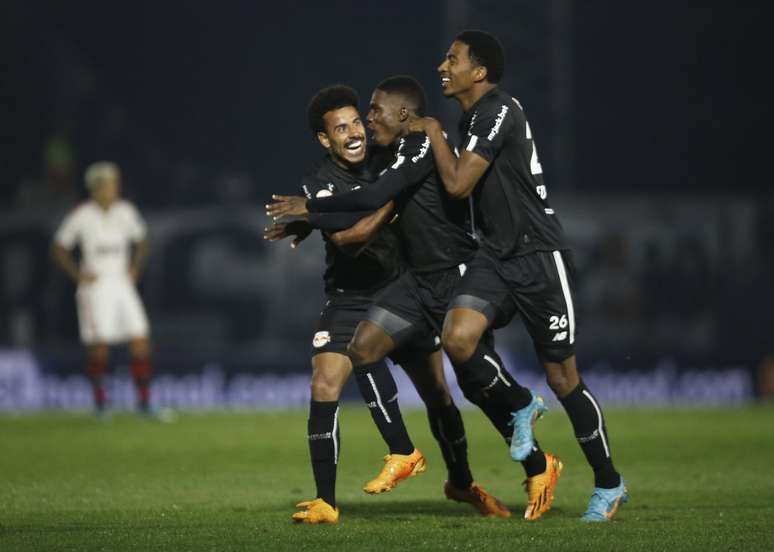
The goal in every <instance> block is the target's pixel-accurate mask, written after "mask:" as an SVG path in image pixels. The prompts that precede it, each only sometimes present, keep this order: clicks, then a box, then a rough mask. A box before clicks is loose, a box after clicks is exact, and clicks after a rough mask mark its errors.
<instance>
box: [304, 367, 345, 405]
mask: <svg viewBox="0 0 774 552" xmlns="http://www.w3.org/2000/svg"><path fill="white" fill-rule="evenodd" d="M310 388H311V391H312V400H315V401H337V400H338V399H339V395H340V394H341V384H340V383H339V382H338V380H334V379H331V378H328V377H326V376H325V374H322V373H315V374H313V375H312V382H311V384H310Z"/></svg>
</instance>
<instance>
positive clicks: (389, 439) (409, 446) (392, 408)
mask: <svg viewBox="0 0 774 552" xmlns="http://www.w3.org/2000/svg"><path fill="white" fill-rule="evenodd" d="M355 379H356V380H357V386H358V388H360V394H361V395H363V399H364V400H365V402H366V404H367V405H368V409H369V411H370V412H371V417H372V418H373V420H374V423H375V424H376V427H377V428H378V429H379V433H381V434H382V438H383V439H384V441H385V443H387V446H388V447H389V449H390V454H411V453H412V452H414V444H413V443H412V442H411V438H410V437H409V434H408V431H407V430H406V425H405V424H404V423H403V416H402V415H401V413H400V407H399V406H398V387H397V385H395V380H394V379H393V377H392V374H391V373H390V369H389V368H387V364H386V363H385V362H384V360H380V361H379V362H374V363H372V364H364V365H363V366H357V367H356V368H355Z"/></svg>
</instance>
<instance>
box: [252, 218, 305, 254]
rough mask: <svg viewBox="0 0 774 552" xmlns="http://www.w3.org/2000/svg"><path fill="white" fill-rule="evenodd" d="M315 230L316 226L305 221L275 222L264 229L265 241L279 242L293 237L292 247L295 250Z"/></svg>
mask: <svg viewBox="0 0 774 552" xmlns="http://www.w3.org/2000/svg"><path fill="white" fill-rule="evenodd" d="M312 230H314V226H312V225H311V224H309V223H308V222H307V221H305V220H294V221H292V222H275V223H274V224H272V225H271V227H269V228H264V229H263V239H265V240H268V241H279V240H282V239H285V238H289V237H291V236H292V237H293V241H291V242H290V247H292V248H293V249H295V248H296V247H298V244H300V243H301V242H302V241H304V240H305V239H306V238H307V237H308V236H309V234H311V233H312Z"/></svg>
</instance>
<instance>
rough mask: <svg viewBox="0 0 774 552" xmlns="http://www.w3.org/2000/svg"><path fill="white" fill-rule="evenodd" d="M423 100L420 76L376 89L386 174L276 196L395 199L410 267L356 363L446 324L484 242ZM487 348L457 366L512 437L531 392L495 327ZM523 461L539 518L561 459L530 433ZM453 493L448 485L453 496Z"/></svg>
mask: <svg viewBox="0 0 774 552" xmlns="http://www.w3.org/2000/svg"><path fill="white" fill-rule="evenodd" d="M425 105H426V100H425V94H424V91H423V90H422V87H421V86H420V85H419V83H417V82H416V81H415V80H414V79H413V78H411V77H406V76H398V77H391V78H389V79H386V80H385V81H383V82H382V83H380V84H379V85H378V86H377V88H376V90H375V91H374V94H373V96H372V99H371V109H370V111H369V114H368V124H369V128H370V129H371V130H372V131H373V138H374V141H375V142H376V143H377V144H379V145H383V146H393V147H394V148H395V157H394V159H393V162H392V164H391V165H390V166H389V167H388V168H387V169H386V171H384V173H383V174H382V175H381V176H380V178H379V180H378V181H377V182H376V183H375V184H373V185H371V186H369V187H367V188H363V189H360V190H357V191H353V192H351V193H347V194H339V195H335V196H333V197H326V198H320V199H312V200H306V199H304V198H292V197H284V196H275V199H276V200H277V203H275V204H273V205H272V206H269V213H270V214H271V215H274V216H284V215H287V214H292V215H307V216H320V213H324V214H326V215H327V216H335V215H334V214H335V213H336V212H338V211H341V212H344V213H346V212H358V211H359V210H362V209H376V208H379V207H380V206H382V205H384V204H385V203H387V202H388V201H390V200H394V201H395V205H396V212H397V220H396V222H395V223H394V226H396V227H397V232H398V236H399V238H400V240H401V245H402V246H403V250H404V254H405V256H406V261H407V265H408V267H409V270H408V271H407V272H405V273H404V274H402V275H401V277H400V278H398V279H397V280H396V281H395V282H393V283H392V284H391V285H390V286H389V287H387V288H386V289H385V290H384V291H383V292H382V293H381V294H380V295H379V296H378V297H377V299H376V300H375V302H374V305H373V306H372V307H371V309H370V310H369V311H368V315H367V318H366V319H365V320H364V321H363V322H361V323H360V325H359V326H358V328H357V330H356V332H355V335H354V336H353V338H352V342H351V344H350V346H349V354H350V357H351V358H352V362H353V365H355V366H358V367H368V366H370V365H371V364H372V363H378V362H380V361H381V359H382V358H383V357H384V356H385V355H387V354H390V353H391V351H393V350H394V349H395V348H396V347H401V346H403V344H404V343H406V342H409V341H410V340H411V339H413V338H415V336H417V335H422V334H424V333H427V332H432V331H433V330H434V329H438V330H440V326H441V323H442V322H443V319H444V315H445V314H446V310H447V306H448V303H449V301H450V300H451V299H452V298H453V297H454V296H455V293H456V292H455V290H456V288H457V286H458V285H459V283H460V279H461V277H462V275H463V274H464V273H465V270H466V263H468V262H470V261H471V260H472V259H474V258H475V255H476V251H477V248H478V246H477V243H476V241H475V239H474V237H473V235H472V234H471V233H470V230H471V227H470V226H469V224H468V223H467V221H466V219H467V212H468V203H467V202H466V201H464V200H459V199H455V198H453V197H451V196H449V194H447V193H446V191H445V189H444V187H443V184H442V182H441V181H440V179H439V177H438V174H437V172H436V169H435V163H434V161H433V157H432V154H431V153H430V140H429V139H428V138H427V136H425V135H424V134H420V133H410V132H409V126H410V124H411V122H412V121H413V120H415V119H417V118H418V117H420V116H422V115H423V114H424V111H425ZM342 214H343V213H342ZM480 348H481V351H482V353H483V354H482V355H480V356H476V357H475V358H474V359H472V360H471V361H469V362H462V363H454V362H453V364H454V368H455V373H456V375H457V379H458V382H459V384H460V388H461V389H462V391H463V393H464V394H465V397H466V398H468V400H470V401H471V402H473V403H474V404H476V405H477V406H479V407H480V408H481V409H482V410H483V412H484V413H485V414H486V415H487V417H489V419H490V420H491V421H492V423H493V425H494V426H495V427H496V428H497V430H498V431H499V432H500V433H501V435H502V436H503V437H504V438H505V440H506V442H509V441H511V438H512V436H513V431H514V430H513V416H512V412H514V411H517V410H518V409H520V408H521V407H522V405H524V404H530V403H531V402H532V401H533V397H532V395H531V393H530V392H529V390H528V389H525V388H524V387H521V386H520V385H518V383H516V382H515V381H514V380H513V378H512V377H511V376H510V374H509V373H508V372H507V371H506V370H504V369H503V364H502V361H501V360H500V358H499V356H498V355H497V353H496V352H495V350H494V347H493V343H492V338H491V334H490V333H487V336H486V339H484V340H483V342H482V344H481V346H480ZM520 460H521V461H522V464H523V466H524V469H525V471H526V474H527V477H528V479H527V483H528V487H531V488H534V489H535V492H534V493H532V494H531V495H530V497H529V503H528V506H527V509H526V511H525V517H526V518H527V519H537V518H538V517H540V516H541V515H542V514H543V513H544V512H545V511H546V510H547V509H548V508H549V507H550V504H551V501H552V498H553V490H554V488H555V486H556V480H557V478H558V475H559V472H560V471H561V462H560V461H559V459H558V458H556V457H555V456H553V455H551V454H546V453H543V451H541V450H540V449H539V448H538V447H537V444H536V443H534V442H533V441H532V440H530V451H529V452H528V454H526V455H525V456H524V457H523V458H521V459H520ZM453 491H454V490H453V489H449V488H448V486H447V488H446V493H447V496H449V495H450V494H453ZM532 495H534V496H532Z"/></svg>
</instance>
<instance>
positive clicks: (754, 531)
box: [0, 406, 774, 552]
mask: <svg viewBox="0 0 774 552" xmlns="http://www.w3.org/2000/svg"><path fill="white" fill-rule="evenodd" d="M464 418H465V423H466V426H467V430H468V439H469V443H470V457H471V465H472V467H473V470H474V475H475V477H476V479H477V480H478V481H479V482H480V483H481V484H482V485H484V487H486V488H487V489H488V490H490V491H491V492H493V493H495V494H496V495H497V496H498V497H500V498H501V499H502V500H503V501H504V502H505V503H507V504H508V505H509V506H510V507H511V508H512V509H513V511H514V517H513V518H511V519H510V520H501V519H485V518H481V517H479V516H478V514H476V513H475V512H474V510H473V509H472V508H470V507H469V506H468V505H464V504H458V503H452V502H450V501H448V500H446V499H445V498H444V497H443V493H442V484H443V481H444V479H445V470H444V467H443V461H442V458H441V455H440V452H439V451H438V449H437V447H436V445H435V442H434V441H433V439H432V436H431V435H430V432H429V429H428V427H427V422H426V419H425V416H424V413H423V412H410V413H408V414H407V415H406V421H407V424H408V426H409V429H410V431H411V433H412V435H413V438H414V441H415V443H416V444H417V446H419V447H420V448H421V449H422V450H423V451H424V452H425V454H426V456H427V459H428V471H427V472H426V473H425V474H423V475H421V476H419V477H416V478H412V479H410V480H408V481H405V482H404V483H402V484H401V485H400V486H399V487H398V488H397V489H395V490H394V491H393V492H391V493H389V494H386V495H380V496H368V495H365V494H364V493H363V492H362V491H361V490H360V487H361V486H362V484H363V483H364V482H365V481H366V480H367V479H369V478H370V477H371V476H373V475H374V474H375V473H376V472H377V471H378V470H379V469H380V467H381V464H382V461H381V457H382V455H383V454H384V446H383V444H382V443H381V441H380V439H379V437H378V435H377V433H376V430H375V428H374V427H373V425H372V423H371V421H370V417H369V415H368V413H367V411H366V409H365V408H363V407H360V406H351V407H348V408H345V409H344V410H343V412H342V415H341V417H340V420H341V427H342V455H341V459H340V464H339V480H338V500H339V506H340V509H341V512H342V514H341V515H342V517H341V523H340V524H339V525H338V526H304V525H294V524H293V523H292V522H291V521H290V514H291V513H292V512H293V511H294V508H293V505H294V503H295V502H296V501H298V500H302V499H309V498H313V490H314V487H313V483H312V476H311V471H310V468H309V460H308V451H307V445H306V439H305V431H306V413H305V412H300V411H299V412H282V413H271V414H226V413H223V414H206V415H193V414H192V415H183V416H182V417H181V418H180V419H179V420H178V422H177V423H176V424H174V425H163V424H155V423H150V422H146V421H143V420H140V419H137V418H135V417H133V416H130V415H124V416H117V417H115V418H114V419H113V422H112V423H111V424H109V425H100V424H98V423H97V422H95V421H94V420H93V419H92V418H91V417H90V416H87V415H85V414H83V415H65V414H56V415H54V414H49V415H30V416H22V417H9V416H5V417H0V551H2V552H12V551H22V550H24V551H26V550H36V551H37V550H73V551H78V552H84V551H88V550H105V551H111V552H113V551H123V550H143V551H147V550H165V551H172V550H186V551H188V550H190V551H200V550H208V551H209V550H211V551H226V550H293V551H297V550H381V551H385V550H414V551H424V550H484V551H488V550H546V551H548V550H574V551H578V550H589V551H602V550H649V551H656V550H669V551H678V550H743V551H745V552H749V551H752V550H774V521H773V520H774V477H773V476H772V468H773V467H774V408H772V407H770V406H769V407H750V408H740V409H733V410H612V409H611V410H610V411H609V412H608V413H607V422H608V429H609V433H610V438H611V444H612V446H613V453H614V458H615V461H616V465H617V467H618V468H619V470H620V471H621V472H622V473H623V474H624V476H625V477H626V479H627V481H628V486H629V490H630V493H631V497H632V498H631V501H630V502H629V503H628V504H627V505H626V506H624V507H623V508H622V509H621V510H620V512H619V514H618V516H616V519H615V521H614V522H613V523H609V524H600V525H585V524H581V523H579V522H578V520H577V518H578V516H579V515H580V514H581V513H582V512H583V510H584V508H585V506H586V503H587V500H588V496H589V494H590V491H591V487H592V478H591V472H590V470H589V469H588V468H587V466H586V463H585V460H584V459H583V457H582V454H581V451H580V449H579V447H578V446H577V444H576V443H575V441H574V438H573V436H572V431H571V428H570V425H569V422H568V421H567V418H566V416H565V415H564V413H563V412H562V411H561V409H554V410H552V411H550V412H549V414H548V415H547V416H546V417H545V418H544V420H542V421H541V422H540V423H539V424H538V428H537V430H538V437H539V438H540V440H541V444H542V445H543V446H544V447H545V448H546V449H547V450H550V451H552V452H555V453H557V454H559V455H560V456H561V457H562V459H563V461H564V463H565V470H564V472H563V475H562V478H561V480H560V482H559V487H558V489H557V495H556V500H555V502H554V507H553V509H552V510H551V511H550V512H549V513H548V514H546V516H545V517H544V518H543V519H542V520H540V521H537V522H525V521H524V520H522V519H520V516H521V512H522V510H523V507H524V503H525V495H524V493H523V491H522V488H521V485H520V483H521V480H522V479H523V475H522V471H521V467H520V466H519V465H518V464H515V463H513V462H512V461H511V460H510V459H509V457H508V452H507V449H506V447H505V446H504V444H503V443H502V441H501V440H500V438H499V437H498V436H497V435H496V434H495V432H494V431H493V430H492V429H491V427H490V426H489V424H488V423H487V421H486V420H485V419H484V418H483V416H482V415H480V414H479V413H478V411H472V410H469V411H465V412H464Z"/></svg>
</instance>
